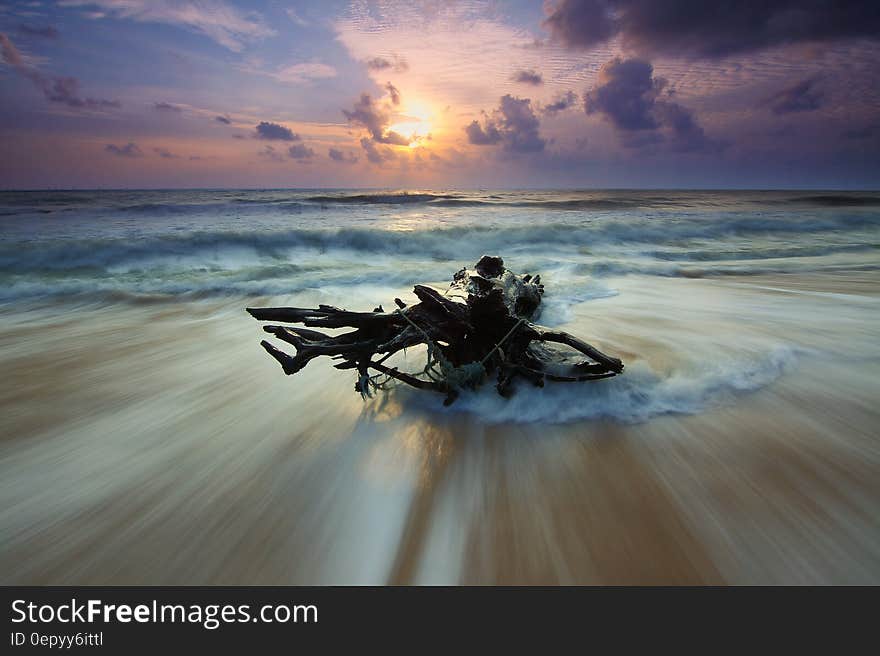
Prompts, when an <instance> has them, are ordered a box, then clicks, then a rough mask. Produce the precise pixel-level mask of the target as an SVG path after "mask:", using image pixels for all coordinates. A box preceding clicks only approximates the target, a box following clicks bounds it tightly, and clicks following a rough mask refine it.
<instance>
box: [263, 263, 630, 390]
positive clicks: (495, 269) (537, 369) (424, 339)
mask: <svg viewBox="0 0 880 656" xmlns="http://www.w3.org/2000/svg"><path fill="white" fill-rule="evenodd" d="M413 292H414V293H415V295H416V297H417V298H418V299H419V302H418V303H416V304H415V305H407V304H406V303H404V302H403V301H401V300H400V299H397V298H396V299H394V302H395V304H396V305H397V308H396V309H395V310H394V311H393V312H385V311H384V310H383V309H382V306H379V307H377V308H376V309H375V310H374V311H373V312H350V311H348V310H342V309H340V308H337V307H333V306H330V305H319V306H318V307H317V308H316V309H308V308H247V311H248V312H249V313H250V314H251V316H253V317H254V318H255V319H258V320H260V321H278V322H282V323H299V324H302V325H304V326H307V327H308V328H298V327H290V326H280V325H275V324H270V325H266V326H263V330H265V331H266V332H267V333H270V334H272V335H274V336H275V337H276V338H277V339H279V340H281V341H283V342H287V343H288V344H290V345H292V346H293V347H294V349H295V350H296V354H295V355H289V354H288V353H286V352H284V351H282V350H280V349H278V348H276V347H275V346H273V345H272V344H270V343H269V342H268V341H266V340H263V341H262V342H261V345H262V347H263V348H264V349H266V351H267V352H268V353H269V355H271V356H272V357H273V358H275V359H276V360H277V361H278V362H279V363H280V364H281V367H282V368H283V369H284V373H286V374H288V375H290V374H295V373H297V372H298V371H301V370H302V369H303V367H305V366H306V365H307V364H308V363H309V362H311V361H312V360H313V359H314V358H316V357H320V356H323V355H326V356H329V357H331V358H333V359H335V360H340V361H341V362H339V363H338V364H336V365H335V367H336V368H337V369H356V370H357V372H358V382H357V384H356V385H355V389H356V390H357V391H358V392H360V393H361V394H362V395H364V396H370V395H371V393H372V390H374V389H381V388H382V387H384V386H385V385H386V384H387V383H388V382H389V381H391V380H396V381H399V382H401V383H405V384H407V385H410V386H412V387H415V388H418V389H425V390H432V391H435V392H441V393H443V394H446V403H447V404H449V403H452V402H453V401H454V400H455V399H456V397H457V396H458V394H459V392H460V391H461V390H462V389H464V388H468V387H470V388H473V387H476V386H478V385H480V384H481V383H482V382H483V381H484V380H485V379H486V378H487V376H488V375H489V374H491V373H492V372H494V371H497V381H498V382H497V386H496V387H497V389H498V393H499V394H501V395H503V396H508V395H509V394H510V393H511V392H512V390H513V388H512V383H513V381H514V380H515V379H516V378H517V377H521V378H525V379H526V380H528V381H530V382H531V383H533V384H534V385H537V386H543V385H544V381H545V380H551V381H559V382H579V381H588V380H599V379H602V378H610V377H612V376H616V375H617V374H619V373H621V372H622V371H623V363H622V362H621V361H620V360H618V359H617V358H614V357H611V356H608V355H606V354H604V353H602V352H601V351H600V350H599V349H597V348H595V347H594V346H591V345H590V344H587V343H586V342H584V341H583V340H580V339H578V338H577V337H574V336H573V335H569V334H568V333H565V332H561V331H556V330H550V329H548V328H544V327H543V326H539V325H537V324H533V323H531V321H529V320H530V319H531V318H532V317H533V316H534V315H535V314H536V312H537V310H538V307H539V305H540V303H541V295H542V294H543V293H544V286H543V285H542V284H541V277H540V276H534V277H532V276H531V275H525V276H519V275H516V274H514V273H513V272H511V271H508V270H507V269H505V268H504V261H503V260H502V259H501V258H500V257H491V256H488V255H484V256H483V257H482V258H481V259H480V261H479V262H477V264H476V266H475V267H474V269H473V270H470V269H461V270H460V271H458V272H457V273H456V274H455V276H454V279H453V281H452V284H451V285H450V287H449V289H448V290H447V291H446V292H445V293H444V294H441V293H440V292H438V291H437V290H435V289H432V288H431V287H426V286H424V285H416V286H415V288H414V289H413ZM311 328H355V330H353V331H351V332H347V333H343V334H342V335H338V336H330V335H327V334H325V333H322V332H319V331H317V330H311ZM417 344H425V345H426V346H427V347H428V362H427V364H426V366H425V369H424V370H423V371H421V372H418V373H407V372H403V371H400V370H398V369H397V368H394V367H389V366H387V365H385V364H384V362H385V361H386V360H387V359H388V358H390V357H391V356H392V355H393V354H395V353H397V352H398V351H401V350H403V349H406V348H409V347H412V346H415V345H417ZM554 344H557V345H562V347H563V348H560V347H558V346H553V345H554ZM565 349H567V350H568V352H567V353H566V351H565ZM575 353H580V354H581V355H583V356H586V359H580V360H578V361H576V362H573V361H572V356H573V355H574V354H575ZM377 356H378V357H377ZM374 358H376V359H374ZM371 370H372V371H374V372H378V373H374V374H371V373H370V371H371Z"/></svg>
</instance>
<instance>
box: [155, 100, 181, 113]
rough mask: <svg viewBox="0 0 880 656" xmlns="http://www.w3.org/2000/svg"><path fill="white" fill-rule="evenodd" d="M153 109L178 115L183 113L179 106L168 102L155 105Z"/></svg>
mask: <svg viewBox="0 0 880 656" xmlns="http://www.w3.org/2000/svg"><path fill="white" fill-rule="evenodd" d="M153 109H155V110H156V111H157V112H173V113H177V114H179V113H180V112H181V111H183V110H181V109H180V107H178V106H177V105H172V104H171V103H167V102H157V103H153Z"/></svg>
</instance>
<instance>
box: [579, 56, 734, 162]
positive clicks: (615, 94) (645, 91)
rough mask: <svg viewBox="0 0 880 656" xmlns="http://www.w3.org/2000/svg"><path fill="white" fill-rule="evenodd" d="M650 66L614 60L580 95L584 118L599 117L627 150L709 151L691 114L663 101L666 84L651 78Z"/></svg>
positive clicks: (710, 146)
mask: <svg viewBox="0 0 880 656" xmlns="http://www.w3.org/2000/svg"><path fill="white" fill-rule="evenodd" d="M653 73H654V68H653V66H651V64H650V62H647V61H643V60H641V59H627V60H621V59H620V58H614V59H612V60H610V61H608V62H606V64H605V65H604V66H603V67H602V69H601V70H600V71H599V78H598V83H597V85H596V86H594V87H593V88H592V89H591V90H590V91H588V92H587V93H586V94H585V95H584V109H585V110H586V112H587V114H600V115H602V116H603V117H604V118H606V119H607V120H608V121H609V122H610V123H611V124H612V125H613V126H614V127H615V128H616V130H617V132H618V135H619V136H620V138H621V141H622V142H623V143H624V144H625V145H626V146H628V147H631V148H641V147H644V146H649V145H654V144H658V143H661V142H667V143H668V145H669V146H670V147H671V148H672V149H673V150H679V151H693V150H713V149H717V148H719V147H720V146H721V144H720V143H718V142H715V141H712V140H710V139H708V138H707V137H706V134H705V132H703V128H702V127H700V125H699V124H698V123H697V120H696V118H694V115H693V112H691V110H689V109H687V108H686V107H683V106H681V105H679V104H678V103H674V102H671V101H670V100H667V99H663V98H662V95H661V94H662V93H663V90H664V89H665V87H666V84H667V83H666V80H664V79H663V78H655V77H654V76H653Z"/></svg>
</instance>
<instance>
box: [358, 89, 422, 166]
mask: <svg viewBox="0 0 880 656" xmlns="http://www.w3.org/2000/svg"><path fill="white" fill-rule="evenodd" d="M392 99H393V96H392ZM397 99H398V102H399V101H400V96H399V94H398V96H397ZM342 113H343V114H345V118H347V119H348V121H349V123H354V124H356V125H360V126H362V127H364V128H366V129H367V131H368V132H369V133H370V138H372V140H373V141H375V142H376V143H383V144H391V145H394V146H408V145H409V144H410V141H411V140H410V139H407V138H406V137H404V136H403V135H401V134H398V133H397V132H394V131H393V130H388V125H389V123H390V122H391V109H390V107H388V106H387V104H386V105H384V106H383V105H380V104H379V103H376V102H374V101H373V99H372V97H371V96H370V94H368V93H362V94H361V97H360V98H359V99H358V101H357V102H356V103H355V104H354V107H353V108H352V109H351V111H349V110H347V109H343V110H342ZM367 159H370V156H369V153H368V154H367ZM370 161H373V160H370Z"/></svg>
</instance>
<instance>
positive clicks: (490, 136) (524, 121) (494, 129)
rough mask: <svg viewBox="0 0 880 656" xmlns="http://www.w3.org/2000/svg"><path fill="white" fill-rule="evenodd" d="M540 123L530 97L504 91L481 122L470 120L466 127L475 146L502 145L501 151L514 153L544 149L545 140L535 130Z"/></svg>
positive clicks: (466, 131) (469, 138) (469, 139)
mask: <svg viewBox="0 0 880 656" xmlns="http://www.w3.org/2000/svg"><path fill="white" fill-rule="evenodd" d="M539 128H540V122H539V121H538V117H537V116H535V112H534V110H533V109H532V105H531V100H529V99H528V98H516V97H514V96H511V95H510V94H507V95H505V96H502V97H501V101H500V103H499V105H498V108H497V109H495V110H493V111H492V113H491V114H490V115H487V116H486V117H485V118H484V120H483V124H482V125H481V124H480V123H479V122H478V121H473V122H471V123H470V124H469V125H468V126H466V127H465V134H467V137H468V141H469V142H470V143H472V144H474V145H478V146H487V145H493V144H498V143H500V144H502V146H503V148H504V150H506V151H509V152H514V153H534V152H539V151H542V150H544V146H546V145H547V140H546V139H543V138H542V137H541V135H540V134H539V132H538V129H539Z"/></svg>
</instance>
